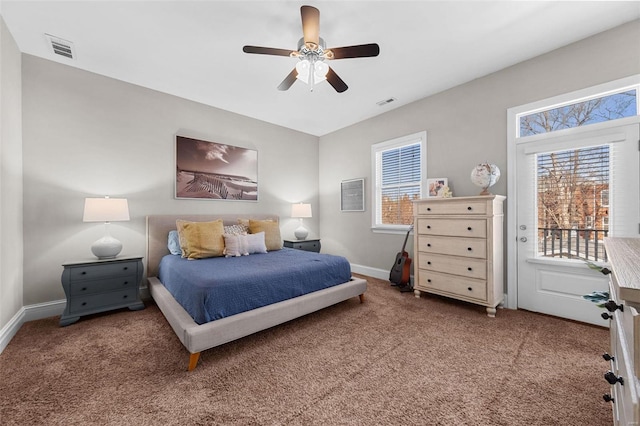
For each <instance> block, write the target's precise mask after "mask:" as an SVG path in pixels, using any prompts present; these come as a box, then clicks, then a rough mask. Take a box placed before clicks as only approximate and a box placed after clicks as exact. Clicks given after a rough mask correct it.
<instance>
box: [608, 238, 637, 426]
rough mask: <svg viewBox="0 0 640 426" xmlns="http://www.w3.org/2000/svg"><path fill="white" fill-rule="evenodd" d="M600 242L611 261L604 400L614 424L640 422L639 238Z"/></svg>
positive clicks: (610, 239)
mask: <svg viewBox="0 0 640 426" xmlns="http://www.w3.org/2000/svg"><path fill="white" fill-rule="evenodd" d="M604 245H605V248H606V250H607V256H608V258H609V263H610V265H611V274H610V275H609V277H610V281H609V296H610V300H609V301H608V302H607V303H605V308H606V310H607V311H606V312H604V313H603V314H602V317H603V318H605V319H609V320H610V334H611V349H610V350H611V353H610V354H609V353H606V354H604V355H603V358H604V359H605V360H606V361H609V363H610V368H609V371H607V372H606V373H605V374H604V378H605V380H606V381H607V382H609V384H611V393H610V394H605V395H604V400H605V401H610V402H611V403H612V404H613V405H612V408H613V423H614V425H621V426H627V425H640V405H639V404H638V399H639V398H640V396H639V393H640V383H639V382H638V377H639V376H640V315H638V311H640V238H605V240H604Z"/></svg>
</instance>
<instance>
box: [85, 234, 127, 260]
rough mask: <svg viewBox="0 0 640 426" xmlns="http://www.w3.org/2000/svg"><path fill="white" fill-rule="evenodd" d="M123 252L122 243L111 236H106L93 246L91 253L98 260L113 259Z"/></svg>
mask: <svg viewBox="0 0 640 426" xmlns="http://www.w3.org/2000/svg"><path fill="white" fill-rule="evenodd" d="M121 251H122V243H121V242H120V241H118V240H116V239H115V238H113V237H111V236H108V235H106V236H104V237H102V238H100V239H99V240H97V241H96V242H95V243H93V244H92V245H91V252H92V253H93V254H94V256H96V257H97V258H98V259H113V258H115V257H116V256H117V255H118V254H119V253H120V252H121Z"/></svg>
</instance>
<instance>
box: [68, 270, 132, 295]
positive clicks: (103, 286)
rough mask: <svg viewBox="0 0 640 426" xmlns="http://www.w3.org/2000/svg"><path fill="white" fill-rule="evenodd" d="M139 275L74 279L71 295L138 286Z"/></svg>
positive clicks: (71, 284) (71, 285)
mask: <svg viewBox="0 0 640 426" xmlns="http://www.w3.org/2000/svg"><path fill="white" fill-rule="evenodd" d="M137 286H138V284H137V276H136V275H135V274H129V275H123V276H122V277H117V278H108V279H104V280H92V281H89V280H87V281H84V280H83V281H72V282H71V283H70V286H69V288H70V289H71V295H72V296H76V295H82V294H92V293H102V292H105V291H112V290H124V289H129V288H135V287H137Z"/></svg>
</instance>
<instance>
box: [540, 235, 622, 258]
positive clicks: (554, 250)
mask: <svg viewBox="0 0 640 426" xmlns="http://www.w3.org/2000/svg"><path fill="white" fill-rule="evenodd" d="M608 235H609V231H608V230H606V229H575V228H571V229H562V228H538V252H539V253H538V255H539V256H544V257H558V258H565V259H581V260H588V261H591V262H595V261H601V262H606V261H607V253H606V251H605V249H604V242H603V238H604V237H606V236H608Z"/></svg>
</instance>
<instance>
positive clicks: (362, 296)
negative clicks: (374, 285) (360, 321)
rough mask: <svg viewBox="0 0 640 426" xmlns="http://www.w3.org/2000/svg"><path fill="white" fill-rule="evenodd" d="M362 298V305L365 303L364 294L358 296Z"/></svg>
mask: <svg viewBox="0 0 640 426" xmlns="http://www.w3.org/2000/svg"><path fill="white" fill-rule="evenodd" d="M358 297H359V298H360V303H364V293H362V294H361V295H359V296H358Z"/></svg>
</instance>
